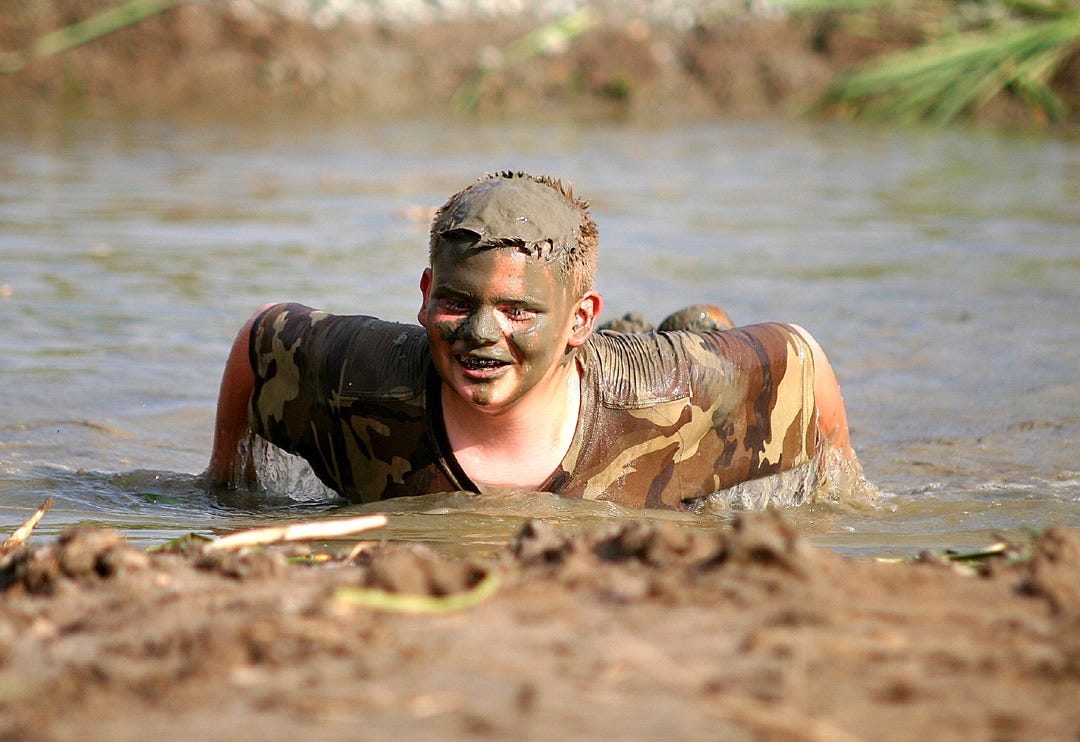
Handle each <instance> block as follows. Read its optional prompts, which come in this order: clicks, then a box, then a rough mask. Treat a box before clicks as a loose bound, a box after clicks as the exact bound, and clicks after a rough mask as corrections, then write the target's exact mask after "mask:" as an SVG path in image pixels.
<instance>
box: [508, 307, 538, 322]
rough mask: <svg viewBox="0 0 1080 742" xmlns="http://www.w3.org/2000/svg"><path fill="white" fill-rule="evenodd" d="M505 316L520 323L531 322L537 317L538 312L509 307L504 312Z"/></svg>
mask: <svg viewBox="0 0 1080 742" xmlns="http://www.w3.org/2000/svg"><path fill="white" fill-rule="evenodd" d="M503 314H505V315H506V316H507V317H508V318H510V319H512V320H518V321H522V320H529V319H532V318H533V317H535V316H536V312H534V311H532V310H531V309H524V308H522V307H507V308H506V309H504V310H503Z"/></svg>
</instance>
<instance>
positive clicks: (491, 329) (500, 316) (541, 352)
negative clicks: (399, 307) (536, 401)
mask: <svg viewBox="0 0 1080 742" xmlns="http://www.w3.org/2000/svg"><path fill="white" fill-rule="evenodd" d="M420 288H421V291H422V293H423V296H424V304H423V306H422V307H421V309H420V312H419V314H418V315H417V318H418V319H419V321H420V324H422V325H423V326H424V327H425V328H426V329H427V335H428V342H429V344H430V346H431V355H432V359H433V361H434V363H435V368H436V370H437V371H438V372H439V375H440V376H441V377H442V379H443V382H444V383H445V384H446V385H447V386H448V387H449V388H450V389H451V390H452V391H454V392H455V393H457V394H458V395H460V396H461V397H462V398H463V399H465V400H466V401H468V402H471V403H472V404H474V405H478V406H481V407H485V408H488V409H490V410H498V409H502V408H505V407H508V406H510V405H513V404H514V403H515V402H517V401H518V400H520V399H521V398H522V397H524V396H525V395H527V394H528V393H529V392H530V391H532V390H533V389H535V388H537V387H538V386H540V385H543V384H544V383H546V382H547V381H548V380H549V379H550V378H551V377H552V376H554V372H555V370H556V369H557V368H559V366H560V365H561V364H565V363H569V362H570V359H571V358H572V356H571V354H569V353H568V348H569V347H570V345H571V343H572V342H573V341H572V340H571V337H572V336H573V334H574V323H575V301H574V297H572V296H571V288H570V281H569V279H568V278H567V277H566V276H565V275H563V273H562V271H561V270H560V269H559V268H557V267H556V266H554V265H552V264H544V263H543V262H541V261H539V260H537V259H536V258H535V257H532V256H530V255H527V254H525V253H522V252H520V251H519V250H517V249H516V248H514V247H498V248H491V247H486V248H477V247H471V246H464V245H452V244H444V245H443V247H442V248H441V249H440V250H439V251H438V253H437V254H436V256H435V259H434V260H433V263H432V267H431V268H428V269H427V270H426V271H424V275H423V277H422V278H421V281H420ZM582 342H583V340H582ZM574 344H580V343H574Z"/></svg>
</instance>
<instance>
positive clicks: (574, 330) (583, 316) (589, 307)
mask: <svg viewBox="0 0 1080 742" xmlns="http://www.w3.org/2000/svg"><path fill="white" fill-rule="evenodd" d="M603 308H604V299H603V297H602V296H600V294H599V293H598V292H596V291H589V292H587V293H586V294H585V296H583V297H581V298H580V299H578V303H577V306H576V307H575V308H574V324H573V327H571V329H570V338H569V340H567V343H568V344H569V345H570V347H571V348H577V347H578V346H581V345H584V344H585V341H586V340H588V339H589V335H592V332H593V330H594V329H595V328H596V320H597V318H598V317H599V316H600V310H601V309H603Z"/></svg>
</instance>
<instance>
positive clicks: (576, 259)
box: [428, 170, 600, 297]
mask: <svg viewBox="0 0 1080 742" xmlns="http://www.w3.org/2000/svg"><path fill="white" fill-rule="evenodd" d="M495 178H505V179H513V178H525V179H527V180H531V181H532V182H534V183H539V184H542V185H545V186H547V187H549V188H551V189H552V190H553V191H555V192H556V193H557V194H559V195H560V196H561V197H562V198H564V199H565V200H566V201H567V202H568V203H569V204H570V205H571V206H573V208H574V209H575V210H576V211H577V212H578V213H579V214H580V215H581V220H580V222H579V223H578V240H577V244H576V245H567V246H557V245H554V244H553V243H552V242H551V240H544V241H542V242H537V243H526V242H525V241H524V240H520V239H514V238H502V239H495V240H492V241H490V242H488V243H486V244H485V246H486V247H491V248H496V247H517V248H518V249H520V250H521V251H522V252H524V253H526V254H528V255H532V256H534V257H536V258H539V259H542V260H544V261H552V262H555V263H556V264H557V265H559V266H560V267H561V268H562V269H563V270H564V271H565V272H566V274H567V276H569V277H570V280H571V282H572V284H573V289H574V294H575V296H579V297H580V296H584V295H585V293H586V292H588V291H590V290H591V289H592V288H593V283H594V282H595V281H596V266H597V262H598V252H599V243H600V233H599V230H598V229H597V228H596V223H595V222H594V221H593V220H592V217H591V216H589V202H588V201H585V200H584V199H580V198H578V197H577V196H575V195H574V190H573V187H572V186H570V185H568V184H567V185H564V184H563V182H562V181H561V180H558V179H556V178H552V177H549V176H546V175H539V176H537V175H529V174H528V173H524V172H521V171H516V172H515V171H510V170H500V171H498V172H495V173H488V174H486V175H485V176H484V177H482V178H479V179H477V180H476V181H475V182H474V183H471V184H470V185H469V186H467V187H466V188H463V189H462V190H460V191H458V192H457V193H455V194H454V195H452V196H451V197H450V198H449V199H448V200H447V201H446V203H445V204H443V205H442V206H441V207H439V210H438V211H436V212H435V218H434V219H432V221H431V233H430V242H429V246H428V261H429V264H430V263H431V262H433V261H434V259H435V253H436V251H437V250H438V248H439V244H440V243H441V242H442V241H443V240H444V239H445V238H446V236H447V233H445V232H443V230H441V229H440V228H439V227H440V225H441V224H442V221H443V217H444V215H446V214H447V213H449V212H452V211H453V209H454V207H455V206H456V205H457V203H458V201H459V200H460V199H461V198H462V197H463V196H464V195H465V194H466V193H468V192H469V190H470V189H471V188H473V187H474V186H475V185H477V184H478V183H482V182H485V181H488V180H492V179H495Z"/></svg>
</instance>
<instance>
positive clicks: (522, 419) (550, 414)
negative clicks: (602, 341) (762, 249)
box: [441, 361, 581, 491]
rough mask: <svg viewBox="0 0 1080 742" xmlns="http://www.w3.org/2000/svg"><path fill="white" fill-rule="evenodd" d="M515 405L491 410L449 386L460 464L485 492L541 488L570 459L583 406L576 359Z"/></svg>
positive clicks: (451, 428) (446, 394)
mask: <svg viewBox="0 0 1080 742" xmlns="http://www.w3.org/2000/svg"><path fill="white" fill-rule="evenodd" d="M548 382H549V383H547V384H545V385H543V386H538V387H536V388H535V389H533V390H532V391H531V392H530V393H529V394H528V395H527V396H526V397H524V398H522V399H521V400H519V401H518V402H517V403H516V404H514V405H513V406H511V407H509V408H507V409H505V410H500V411H498V412H494V413H492V412H488V411H486V410H484V409H482V408H478V407H476V406H474V405H471V404H469V403H467V402H466V401H465V400H463V399H462V398H461V397H459V396H457V395H456V394H455V393H454V392H453V391H451V390H450V389H448V388H447V387H446V386H445V385H444V386H443V388H442V400H441V402H442V408H443V421H444V424H445V426H446V435H447V438H448V439H449V441H450V448H451V450H452V451H453V454H454V458H456V459H457V462H458V464H460V465H461V468H462V469H464V470H465V473H466V474H467V475H468V476H469V478H470V479H471V480H472V481H473V482H474V483H475V484H476V485H477V486H478V487H479V488H480V489H481V490H482V491H488V490H491V491H507V490H514V489H522V490H535V489H539V488H540V487H541V486H542V485H543V484H544V482H545V481H546V480H547V479H548V477H550V476H551V474H552V472H554V471H555V469H556V467H558V465H559V464H560V463H561V462H562V460H563V458H564V457H565V456H566V452H567V451H568V450H569V449H570V444H571V442H572V441H573V438H574V432H575V430H576V429H577V419H578V412H579V410H580V407H581V369H580V367H579V365H578V363H577V362H576V361H573V362H571V363H569V364H567V366H566V367H565V368H564V369H560V370H559V372H558V373H557V374H555V375H553V376H552V377H551V378H550V379H549V380H548Z"/></svg>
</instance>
